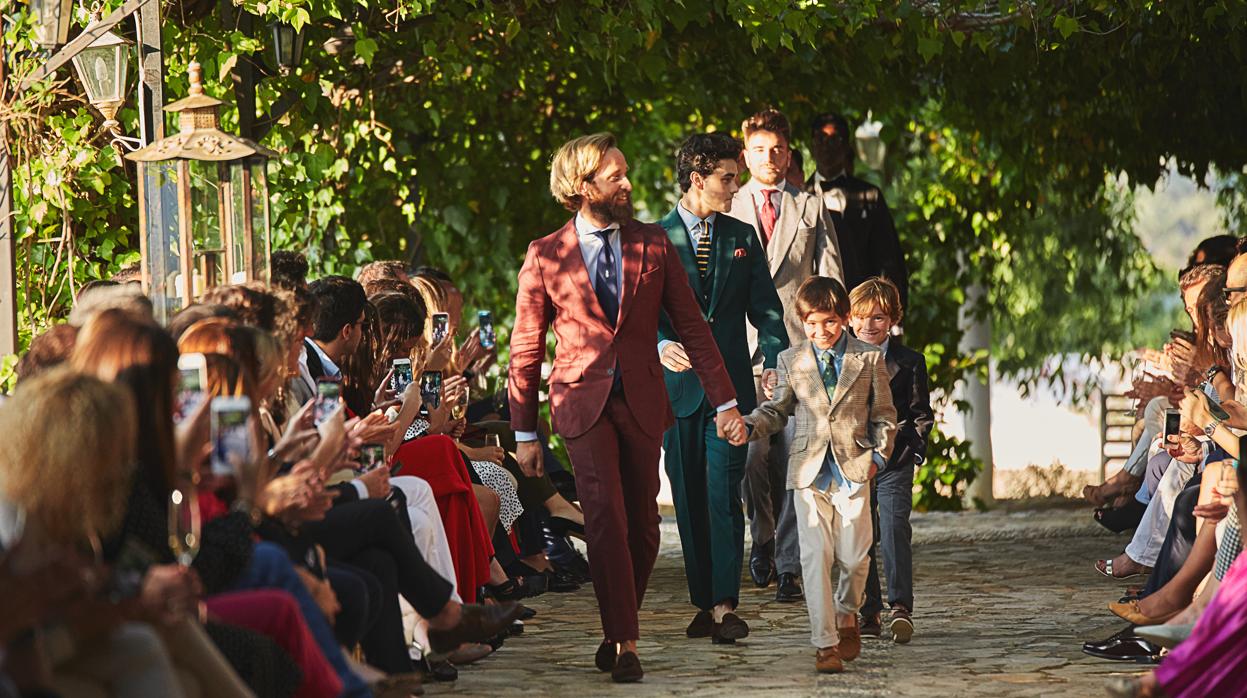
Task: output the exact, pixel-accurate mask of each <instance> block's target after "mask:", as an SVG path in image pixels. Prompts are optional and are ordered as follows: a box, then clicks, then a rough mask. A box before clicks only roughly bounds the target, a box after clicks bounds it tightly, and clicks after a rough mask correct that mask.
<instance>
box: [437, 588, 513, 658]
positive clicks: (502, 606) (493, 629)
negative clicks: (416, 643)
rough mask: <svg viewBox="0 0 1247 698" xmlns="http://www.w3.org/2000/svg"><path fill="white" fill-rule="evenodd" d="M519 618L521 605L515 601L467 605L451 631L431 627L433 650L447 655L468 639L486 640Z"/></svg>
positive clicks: (471, 640) (475, 640)
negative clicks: (486, 604)
mask: <svg viewBox="0 0 1247 698" xmlns="http://www.w3.org/2000/svg"><path fill="white" fill-rule="evenodd" d="M519 617H520V605H519V604H518V603H515V602H514V601H510V602H506V603H499V604H493V605H488V606H481V605H477V604H464V605H463V609H462V615H461V617H460V618H459V624H458V625H456V626H455V627H453V628H450V629H449V630H437V629H434V628H430V629H429V645H430V647H429V649H430V651H432V652H435V653H437V654H446V653H448V652H452V651H454V650H455V649H456V648H458V647H459V645H462V644H463V643H465V642H485V641H487V640H490V639H492V638H494V637H495V636H496V635H498V633H500V632H502V631H503V630H505V629H506V628H508V627H510V625H511V622H512V621H514V620H515V619H517V618H519ZM495 649H497V648H495Z"/></svg>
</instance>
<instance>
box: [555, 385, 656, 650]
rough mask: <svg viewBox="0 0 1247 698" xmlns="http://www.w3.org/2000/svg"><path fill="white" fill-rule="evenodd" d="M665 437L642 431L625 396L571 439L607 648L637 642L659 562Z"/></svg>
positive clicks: (616, 398) (569, 451)
mask: <svg viewBox="0 0 1247 698" xmlns="http://www.w3.org/2000/svg"><path fill="white" fill-rule="evenodd" d="M661 448H662V436H661V435H660V436H657V437H655V436H651V435H649V434H648V433H646V432H645V431H643V430H642V429H641V425H639V424H637V421H636V419H634V418H633V416H632V412H631V411H630V410H629V409H628V405H627V403H626V402H625V401H624V396H623V393H622V392H616V393H615V394H614V395H611V397H610V399H608V400H607V402H606V409H604V410H603V411H602V416H601V417H599V418H598V421H597V422H596V423H594V425H593V426H592V427H590V428H589V430H588V431H586V432H585V433H583V434H581V435H580V436H577V437H576V438H574V439H571V438H569V439H567V454H568V455H569V456H571V460H572V467H573V468H574V469H575V472H576V492H577V493H578V494H579V495H580V504H581V507H582V508H583V509H584V512H585V537H586V538H587V539H588V541H587V542H588V546H589V570H590V573H591V574H592V576H593V593H594V594H595V595H597V599H598V613H600V614H601V616H602V631H603V633H604V635H605V638H606V640H607V641H610V642H625V641H628V640H636V639H637V638H638V635H639V632H638V628H637V609H639V608H640V607H641V601H642V600H643V599H644V598H645V587H646V586H647V585H648V584H649V576H650V572H653V570H654V560H655V559H656V558H657V557H658V520H659V517H658V458H659V455H660V452H661Z"/></svg>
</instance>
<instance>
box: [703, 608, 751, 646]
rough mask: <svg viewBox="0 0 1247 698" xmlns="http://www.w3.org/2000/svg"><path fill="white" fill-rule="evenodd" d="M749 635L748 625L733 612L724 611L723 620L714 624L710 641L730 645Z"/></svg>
mask: <svg viewBox="0 0 1247 698" xmlns="http://www.w3.org/2000/svg"><path fill="white" fill-rule="evenodd" d="M746 637H749V625H748V624H747V623H745V621H743V620H741V617H740V616H738V615H736V614H735V613H726V614H724V615H723V620H722V621H720V622H718V623H715V624H714V632H713V633H712V634H711V635H710V641H711V642H713V643H714V644H716V645H731V644H733V643H735V642H736V641H737V640H743V639H744V638H746Z"/></svg>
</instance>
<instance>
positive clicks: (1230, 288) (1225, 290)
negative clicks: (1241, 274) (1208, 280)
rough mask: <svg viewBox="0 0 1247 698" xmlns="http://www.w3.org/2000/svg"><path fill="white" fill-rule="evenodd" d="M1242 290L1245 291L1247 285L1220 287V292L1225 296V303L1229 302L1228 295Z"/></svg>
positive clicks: (1246, 290)
mask: <svg viewBox="0 0 1247 698" xmlns="http://www.w3.org/2000/svg"><path fill="white" fill-rule="evenodd" d="M1244 292H1247V286H1226V287H1225V288H1223V289H1221V293H1222V294H1223V295H1224V296H1225V302H1226V303H1229V302H1230V295H1232V294H1235V293H1244Z"/></svg>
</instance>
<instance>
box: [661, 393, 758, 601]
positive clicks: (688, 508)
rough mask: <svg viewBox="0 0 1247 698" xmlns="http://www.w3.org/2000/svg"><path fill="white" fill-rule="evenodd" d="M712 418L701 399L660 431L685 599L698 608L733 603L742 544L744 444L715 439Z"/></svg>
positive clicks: (710, 407) (742, 550)
mask: <svg viewBox="0 0 1247 698" xmlns="http://www.w3.org/2000/svg"><path fill="white" fill-rule="evenodd" d="M714 418H715V409H714V407H712V406H710V404H708V403H707V402H705V401H702V405H701V407H700V408H698V410H697V411H696V412H695V413H693V414H692V415H691V416H689V417H680V418H677V419H676V422H675V425H674V426H672V427H671V428H670V429H668V430H667V432H666V434H664V435H663V449H664V451H665V459H664V460H665V462H664V465H665V466H666V468H667V478H668V479H669V480H670V481H671V495H672V498H673V499H674V501H675V512H676V523H677V524H678V526H679V529H680V546H681V548H683V550H684V571H685V576H686V577H687V578H688V594H689V599H690V600H691V601H692V602H693V605H694V606H696V607H697V608H700V609H702V610H709V609H710V608H712V607H714V606H715V605H716V604H718V603H722V602H727V603H728V604H729V605H731V606H732V607H733V608H735V607H736V603H737V600H738V599H739V597H740V574H741V572H740V570H741V560H742V558H743V557H744V549H745V514H744V510H743V508H742V506H741V500H740V482H741V479H742V478H743V477H744V475H745V458H746V455H747V454H748V450H749V449H748V446H732V445H731V444H729V443H728V442H727V441H725V440H723V439H721V438H719V437H718V435H716V433H715V425H714Z"/></svg>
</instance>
